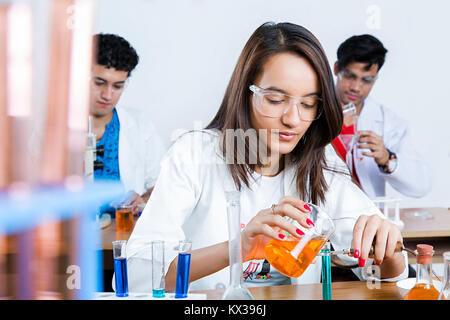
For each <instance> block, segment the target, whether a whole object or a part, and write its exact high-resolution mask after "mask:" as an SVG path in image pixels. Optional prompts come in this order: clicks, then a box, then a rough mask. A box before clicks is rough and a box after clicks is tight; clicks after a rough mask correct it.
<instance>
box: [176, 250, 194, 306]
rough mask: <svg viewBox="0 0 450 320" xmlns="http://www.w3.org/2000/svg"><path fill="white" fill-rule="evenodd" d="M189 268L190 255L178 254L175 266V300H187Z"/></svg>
mask: <svg viewBox="0 0 450 320" xmlns="http://www.w3.org/2000/svg"><path fill="white" fill-rule="evenodd" d="M190 266H191V254H190V253H179V254H178V266H177V282H176V288H175V298H177V299H178V298H187V293H188V288H189V269H190Z"/></svg>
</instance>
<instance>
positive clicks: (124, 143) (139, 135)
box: [116, 107, 166, 194]
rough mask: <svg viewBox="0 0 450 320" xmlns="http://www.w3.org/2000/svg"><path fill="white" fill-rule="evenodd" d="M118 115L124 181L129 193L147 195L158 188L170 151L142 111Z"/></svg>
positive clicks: (126, 111) (125, 111)
mask: <svg viewBox="0 0 450 320" xmlns="http://www.w3.org/2000/svg"><path fill="white" fill-rule="evenodd" d="M116 111H117V115H118V117H119V121H120V132H119V170H120V180H121V181H122V183H123V184H124V187H125V190H134V191H135V192H136V193H138V194H143V193H144V192H145V191H147V190H148V189H150V188H151V187H153V186H154V185H155V183H156V179H157V177H158V174H159V171H160V163H161V159H162V158H163V156H164V153H165V152H166V148H165V147H164V144H163V142H162V140H161V138H160V137H159V135H158V133H157V132H156V130H155V128H154V126H153V124H152V122H151V121H150V120H149V119H147V118H146V117H144V116H143V114H142V113H141V111H139V110H135V109H129V108H124V107H119V108H116Z"/></svg>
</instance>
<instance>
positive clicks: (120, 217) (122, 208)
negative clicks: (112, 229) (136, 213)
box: [116, 204, 133, 231]
mask: <svg viewBox="0 0 450 320" xmlns="http://www.w3.org/2000/svg"><path fill="white" fill-rule="evenodd" d="M116 230H117V231H133V206H131V205H124V204H122V205H118V206H116Z"/></svg>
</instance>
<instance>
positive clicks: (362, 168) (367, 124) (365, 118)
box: [353, 99, 383, 197]
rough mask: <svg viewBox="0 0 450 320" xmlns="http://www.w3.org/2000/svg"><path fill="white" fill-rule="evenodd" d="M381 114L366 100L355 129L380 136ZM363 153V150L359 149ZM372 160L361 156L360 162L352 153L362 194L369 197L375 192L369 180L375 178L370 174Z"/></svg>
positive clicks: (378, 109) (376, 107)
mask: <svg viewBox="0 0 450 320" xmlns="http://www.w3.org/2000/svg"><path fill="white" fill-rule="evenodd" d="M382 124H383V113H382V110H381V109H380V107H379V106H378V105H376V104H375V103H373V101H371V100H370V99H366V101H365V102H364V107H363V108H362V110H361V113H360V115H359V117H358V123H357V128H358V131H360V130H370V131H374V132H375V133H377V134H378V135H382ZM360 150H362V151H360V152H363V151H364V149H360ZM373 162H374V159H373V158H371V157H366V156H363V157H362V160H357V159H356V153H355V152H354V153H353V163H354V164H355V170H356V174H357V175H358V179H359V182H360V183H361V187H362V189H363V190H364V192H365V193H366V194H367V195H368V196H369V197H375V196H376V193H377V192H376V190H375V188H374V184H372V183H371V180H373V179H376V177H371V175H370V173H371V172H373V170H371V167H372V168H373V166H374V163H373Z"/></svg>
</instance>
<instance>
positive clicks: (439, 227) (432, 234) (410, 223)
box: [400, 208, 450, 264]
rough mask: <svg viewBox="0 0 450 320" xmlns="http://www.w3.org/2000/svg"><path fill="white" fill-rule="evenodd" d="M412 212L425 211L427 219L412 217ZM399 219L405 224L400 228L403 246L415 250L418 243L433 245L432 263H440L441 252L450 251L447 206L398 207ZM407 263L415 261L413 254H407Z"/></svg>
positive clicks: (449, 223)
mask: <svg viewBox="0 0 450 320" xmlns="http://www.w3.org/2000/svg"><path fill="white" fill-rule="evenodd" d="M414 212H426V213H428V214H430V218H429V219H420V218H414V217H413V216H412V214H413V213H414ZM400 219H401V220H402V221H403V222H404V224H405V226H404V228H403V229H402V236H403V243H404V245H405V247H407V248H409V249H413V250H415V248H416V245H417V244H419V243H426V244H430V245H432V246H433V247H434V251H435V253H434V256H433V260H432V262H433V263H442V262H443V257H442V254H443V253H444V252H445V251H450V209H448V208H412V209H400ZM408 256H409V263H410V264H414V263H416V258H415V256H413V255H411V254H408Z"/></svg>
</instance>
